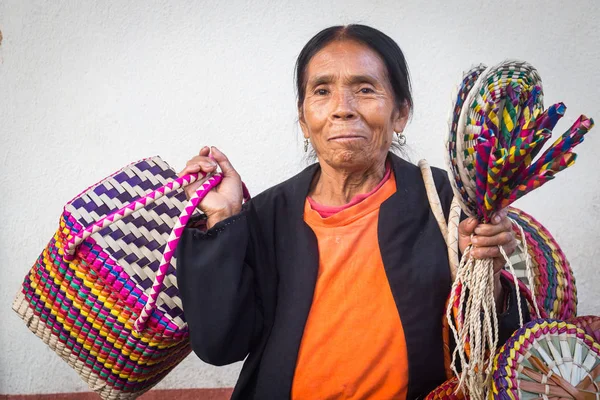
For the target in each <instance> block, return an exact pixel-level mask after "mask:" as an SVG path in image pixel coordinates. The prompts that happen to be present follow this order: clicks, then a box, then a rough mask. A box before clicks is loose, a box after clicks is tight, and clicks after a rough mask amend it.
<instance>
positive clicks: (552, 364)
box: [490, 319, 600, 400]
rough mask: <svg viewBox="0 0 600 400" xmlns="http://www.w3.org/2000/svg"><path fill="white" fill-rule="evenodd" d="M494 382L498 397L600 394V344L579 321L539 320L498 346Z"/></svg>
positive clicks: (516, 397) (560, 397)
mask: <svg viewBox="0 0 600 400" xmlns="http://www.w3.org/2000/svg"><path fill="white" fill-rule="evenodd" d="M492 381H493V385H492V391H491V392H490V397H493V398H495V399H513V400H514V399H542V398H543V399H597V398H599V397H600V344H598V343H597V342H595V341H594V340H593V338H592V337H591V336H589V335H587V334H586V333H585V332H584V331H583V330H581V329H579V328H577V326H575V325H572V324H568V323H566V322H562V321H556V320H544V319H541V320H534V321H532V322H530V323H528V324H526V325H524V326H523V328H521V329H519V330H517V331H516V332H515V333H514V334H513V336H512V337H511V338H510V339H509V340H508V341H507V342H506V344H505V345H504V346H503V347H502V349H501V350H500V351H499V353H498V354H497V356H496V358H495V360H494V373H493V375H492Z"/></svg>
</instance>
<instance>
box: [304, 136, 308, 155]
mask: <svg viewBox="0 0 600 400" xmlns="http://www.w3.org/2000/svg"><path fill="white" fill-rule="evenodd" d="M307 151H308V139H304V152H305V153H306V152H307Z"/></svg>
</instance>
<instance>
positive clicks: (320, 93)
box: [315, 89, 328, 96]
mask: <svg viewBox="0 0 600 400" xmlns="http://www.w3.org/2000/svg"><path fill="white" fill-rule="evenodd" d="M327 93H328V91H327V89H317V90H315V94H317V95H319V96H325V95H326V94H327Z"/></svg>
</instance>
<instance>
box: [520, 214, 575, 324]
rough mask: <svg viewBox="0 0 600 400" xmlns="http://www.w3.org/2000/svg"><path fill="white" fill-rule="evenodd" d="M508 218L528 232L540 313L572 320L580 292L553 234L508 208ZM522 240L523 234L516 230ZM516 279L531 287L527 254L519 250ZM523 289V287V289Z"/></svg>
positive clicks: (536, 297) (526, 235) (526, 234)
mask: <svg viewBox="0 0 600 400" xmlns="http://www.w3.org/2000/svg"><path fill="white" fill-rule="evenodd" d="M508 210H509V211H508V216H509V218H512V219H513V220H514V221H516V222H517V224H518V225H519V226H521V227H522V228H523V231H524V232H525V238H526V240H527V247H528V253H529V257H530V258H531V262H532V272H533V279H534V284H535V299H536V301H537V304H538V307H539V308H540V309H541V310H540V311H542V310H543V312H541V313H542V314H544V315H541V316H542V317H548V318H552V319H560V320H569V319H570V318H573V317H575V315H576V314H577V288H576V286H575V277H574V275H573V271H572V270H571V266H570V264H569V262H568V261H567V258H566V256H565V254H564V253H563V251H562V250H561V249H560V247H559V246H558V243H556V241H555V240H554V238H553V237H552V235H551V234H550V232H548V230H547V229H546V228H544V226H543V225H542V224H540V223H539V222H538V221H536V220H535V219H534V218H533V217H532V216H531V215H529V214H527V213H525V212H523V211H521V210H519V209H517V208H514V207H509V209H508ZM513 230H514V232H515V234H516V235H517V237H518V238H519V240H520V239H521V232H520V230H519V229H518V228H517V227H516V226H513ZM511 262H512V263H513V267H514V268H515V272H516V274H517V278H519V280H521V281H522V282H524V283H526V284H527V283H528V281H527V275H526V272H525V254H523V252H522V251H520V250H517V251H515V253H513V255H512V256H511ZM522 288H523V287H522ZM532 315H533V314H532Z"/></svg>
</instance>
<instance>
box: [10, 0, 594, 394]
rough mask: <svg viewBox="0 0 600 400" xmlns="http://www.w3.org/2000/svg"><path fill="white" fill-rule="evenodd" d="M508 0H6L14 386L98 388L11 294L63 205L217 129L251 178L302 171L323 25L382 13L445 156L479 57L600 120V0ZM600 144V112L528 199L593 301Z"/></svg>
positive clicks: (419, 144) (415, 135) (432, 140)
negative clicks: (526, 76) (565, 165)
mask: <svg viewBox="0 0 600 400" xmlns="http://www.w3.org/2000/svg"><path fill="white" fill-rule="evenodd" d="M485 3H487V5H486V4H485ZM502 3H503V9H499V6H498V5H497V4H499V2H492V1H490V2H485V1H480V0H469V1H456V0H454V1H445V2H441V1H440V2H436V1H429V2H423V1H414V0H413V1H400V0H385V1H384V0H380V1H366V0H351V1H331V2H327V1H306V0H294V1H275V0H270V1H266V0H265V1H240V0H237V1H229V2H227V1H221V2H217V1H214V2H212V1H191V0H185V1H156V0H152V1H141V0H140V1H130V2H124V1H98V2H95V1H66V0H55V1H42V0H40V1H24V0H0V31H2V34H3V37H4V39H3V41H2V43H1V44H0V135H1V139H2V140H1V142H0V168H1V171H0V172H1V173H0V223H1V224H2V229H0V282H1V284H0V285H1V286H0V321H2V322H1V328H0V330H1V332H0V393H36V392H67V391H80V390H87V388H86V386H85V385H84V384H83V383H82V381H80V380H79V378H78V377H77V376H76V374H75V373H74V372H73V371H71V370H70V368H69V367H67V366H66V364H65V363H63V362H62V361H60V360H59V358H58V357H57V356H55V355H54V354H53V353H52V352H51V351H50V350H48V349H47V348H46V347H45V345H44V344H43V343H42V342H41V341H40V340H38V339H37V338H36V337H34V335H32V334H31V333H29V331H28V330H27V329H26V328H25V326H24V324H23V323H22V322H21V321H20V320H19V318H18V317H17V316H16V314H14V313H13V312H12V311H11V309H10V305H11V302H12V298H13V296H14V294H15V293H16V291H17V290H18V288H19V285H20V283H21V280H22V278H23V277H24V275H25V273H26V272H27V270H28V269H29V268H30V266H31V265H32V263H33V262H34V260H35V258H36V257H37V255H38V254H39V252H40V251H41V250H42V248H43V247H44V245H45V244H46V243H47V240H48V239H49V238H50V237H51V235H52V234H53V232H54V230H55V229H56V227H57V220H58V217H59V215H60V213H61V207H62V205H63V204H64V203H65V202H66V201H68V200H69V199H70V198H71V197H72V196H73V195H75V194H76V193H78V192H79V191H80V190H81V189H83V188H84V187H86V185H89V184H91V183H93V182H96V181H97V180H99V179H100V178H102V177H104V176H105V175H108V174H109V173H111V172H113V171H114V170H116V169H118V168H120V167H121V166H123V165H125V164H127V163H129V162H130V161H133V160H136V159H139V158H142V157H146V156H150V155H155V154H160V155H161V156H162V157H163V158H164V159H165V160H167V161H168V162H169V163H171V165H173V166H174V167H175V168H176V169H180V168H181V167H182V166H183V165H184V163H185V161H186V160H187V159H188V158H189V157H190V156H192V155H193V154H194V152H195V151H197V149H199V148H200V147H201V146H202V145H204V144H211V145H217V146H220V147H221V148H222V149H223V150H224V151H225V152H226V153H227V154H228V155H229V156H230V158H231V160H232V161H233V163H234V164H235V165H236V166H237V168H238V170H239V172H240V173H241V174H242V176H243V178H244V179H245V181H246V182H247V184H248V186H249V188H250V190H251V192H253V193H258V192H260V191H262V190H263V189H266V188H267V187H269V186H271V185H273V184H275V183H277V182H279V181H281V180H283V179H284V178H286V177H289V176H291V175H292V174H294V173H295V172H297V171H298V170H299V169H300V168H302V167H303V165H304V161H303V159H302V157H303V153H302V140H301V135H300V133H299V129H298V127H297V125H296V122H295V121H296V120H295V118H296V115H295V99H294V89H293V66H294V61H295V57H296V55H297V54H298V52H299V51H300V49H301V48H302V46H303V45H304V43H305V42H306V41H307V40H308V39H309V38H310V37H311V36H312V35H313V34H315V33H316V32H317V31H319V30H320V29H322V28H324V27H326V26H330V25H334V24H340V23H351V22H361V23H366V24H370V25H372V26H374V27H377V28H379V29H381V30H383V31H384V32H386V33H388V34H389V35H390V36H391V37H393V38H394V39H396V40H397V42H398V43H399V44H400V46H401V47H402V49H403V50H404V52H405V54H406V57H407V59H408V62H409V66H410V69H411V72H412V78H413V83H414V96H415V115H414V118H413V121H412V123H411V124H410V125H409V128H408V131H407V137H408V144H409V145H410V147H411V149H412V155H411V157H412V159H413V160H415V161H416V160H418V159H419V158H423V157H424V158H427V159H428V160H429V161H430V162H431V163H432V164H434V165H440V166H442V165H443V144H442V142H443V140H444V137H445V134H446V130H447V125H446V118H447V114H448V109H449V106H450V94H451V92H452V88H453V86H454V85H456V84H458V82H459V81H460V78H461V72H462V71H463V70H465V69H467V68H468V67H469V66H470V65H471V64H473V63H476V62H485V63H488V64H491V63H495V62H498V61H500V60H502V59H504V58H507V57H512V58H520V59H525V60H527V61H529V62H531V63H532V64H533V65H535V66H536V67H537V68H538V69H539V71H540V73H541V75H542V77H543V79H544V84H545V94H546V97H545V98H546V103H547V105H549V104H551V103H552V102H557V101H564V102H565V103H566V104H567V106H568V107H569V110H568V112H567V116H566V117H565V118H564V121H563V122H561V123H560V124H559V126H558V129H557V131H558V132H561V131H563V130H565V129H566V128H568V126H570V123H571V122H572V121H574V120H575V119H576V117H577V116H578V115H579V113H586V114H588V115H591V116H595V117H597V119H598V121H599V122H600V100H599V98H598V95H599V93H600V33H599V32H600V31H599V30H598V29H597V26H596V25H597V21H598V20H600V11H599V3H598V0H587V1H584V0H581V1H571V2H565V1H556V0H552V1H544V2H542V1H537V2H536V1H516V0H505V1H503V2H502ZM599 145H600V127H598V128H596V129H595V131H592V132H591V133H590V135H589V136H588V138H587V139H586V142H585V143H584V144H583V145H582V146H581V147H580V148H578V153H579V156H580V158H579V160H578V162H577V164H576V165H575V166H574V167H573V168H571V169H569V170H567V171H565V172H563V173H561V174H560V175H559V176H558V178H557V179H556V181H554V182H551V183H549V184H548V185H547V186H545V187H543V188H541V189H539V190H537V191H536V192H535V193H534V194H531V195H530V196H528V198H527V199H526V200H524V201H522V202H521V203H520V204H519V205H520V206H521V207H522V208H523V209H525V210H526V211H528V212H530V213H531V214H533V215H534V216H535V217H536V218H538V219H539V220H541V221H542V222H543V223H544V224H545V225H546V226H547V227H548V228H549V229H550V231H551V232H552V233H553V234H554V235H555V237H556V239H557V240H558V242H559V243H560V244H561V245H562V247H563V249H564V251H565V252H566V254H567V256H568V257H569V259H570V260H571V263H572V266H573V269H574V271H575V275H576V277H577V279H578V289H579V299H580V307H579V310H580V313H581V314H591V313H595V314H600V287H599V283H600V277H599V276H598V273H597V271H598V260H600V246H599V244H598V243H599V242H600V227H599V226H598V220H599V218H600V183H599V180H598V168H597V166H598V157H597V152H598V149H599ZM237 372H238V368H237V366H233V367H227V368H222V369H218V368H214V367H210V366H207V365H205V364H203V363H201V362H200V361H198V360H197V359H196V358H195V357H194V356H192V357H189V358H188V359H187V360H186V361H185V362H184V363H182V364H181V365H180V366H179V367H178V368H177V369H176V370H175V371H174V372H173V373H172V374H171V375H170V376H169V377H167V378H166V379H165V380H164V382H163V383H161V385H160V386H161V387H205V386H206V387H217V386H230V385H233V384H234V382H235V379H236V376H237Z"/></svg>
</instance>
